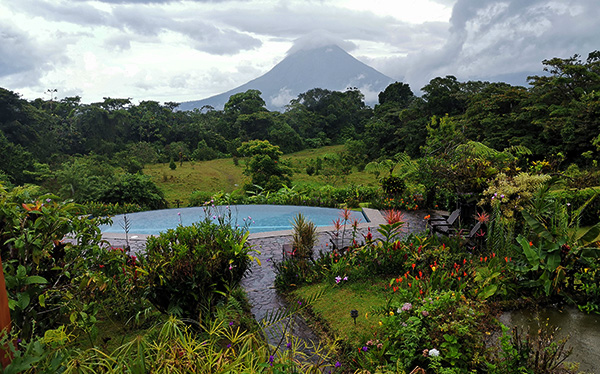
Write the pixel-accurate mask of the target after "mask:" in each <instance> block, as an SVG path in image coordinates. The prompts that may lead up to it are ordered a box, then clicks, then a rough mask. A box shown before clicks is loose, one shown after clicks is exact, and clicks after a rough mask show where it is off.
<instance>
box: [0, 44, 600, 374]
mask: <svg viewBox="0 0 600 374" xmlns="http://www.w3.org/2000/svg"><path fill="white" fill-rule="evenodd" d="M542 63H543V65H544V66H545V68H544V69H545V72H544V74H542V75H539V76H532V77H530V78H529V82H530V86H531V87H530V88H525V87H516V86H511V85H509V84H506V83H490V82H479V81H468V82H459V81H458V80H457V79H456V78H455V77H453V76H446V77H437V78H434V79H432V80H431V81H430V82H429V83H428V84H427V85H425V86H424V87H422V89H421V91H422V92H423V93H424V94H423V95H422V96H421V97H417V96H415V95H414V94H413V93H412V91H411V90H410V88H409V87H408V85H406V84H404V83H401V82H397V83H394V84H391V85H390V86H389V87H388V88H386V90H385V91H383V92H381V93H380V95H379V104H378V105H376V106H375V108H370V107H368V106H366V105H365V104H364V101H363V99H364V98H363V97H362V94H360V92H359V91H357V90H354V89H349V90H348V91H346V92H332V91H327V90H320V89H313V90H309V91H307V92H306V93H303V94H301V95H300V96H299V97H298V99H297V100H294V101H293V103H292V105H290V106H289V107H288V108H287V109H286V111H285V112H283V113H279V112H269V111H268V110H267V109H266V107H265V102H264V100H263V99H262V98H261V97H260V92H258V91H255V90H250V91H248V92H246V93H240V94H236V95H234V96H232V98H231V99H230V103H228V105H226V106H225V109H224V110H222V111H221V110H207V111H194V112H184V111H177V110H175V108H176V107H177V104H175V103H167V104H165V105H161V104H159V103H158V102H153V101H142V102H140V103H139V104H138V105H135V104H133V103H132V101H131V99H111V98H105V100H104V101H103V102H99V103H92V104H82V103H80V100H81V98H79V97H75V98H64V99H62V100H60V101H56V102H53V101H52V100H51V101H44V100H43V99H38V100H35V101H31V102H29V101H27V100H24V99H21V98H20V96H19V95H18V94H17V93H14V92H11V91H8V90H5V89H1V88H0V112H1V113H0V155H1V156H0V159H2V160H3V161H4V162H2V163H0V258H1V264H2V267H3V272H2V274H3V275H4V285H3V284H2V282H0V330H1V331H2V335H1V337H0V351H1V355H0V359H1V361H2V366H3V368H4V372H5V373H19V372H31V373H34V372H43V373H54V372H56V373H147V372H155V373H163V372H164V373H189V372H202V373H205V372H206V373H226V372H228V373H237V372H244V373H289V372H298V373H305V372H315V373H322V372H332V373H415V374H417V373H436V374H437V373H448V374H449V373H473V372H480V373H536V374H537V373H577V372H581V371H583V372H586V371H590V370H594V368H593V367H592V368H587V367H586V368H584V367H583V366H582V367H580V368H578V367H577V363H576V362H575V361H576V360H574V359H573V357H574V355H570V353H571V352H570V348H569V347H570V344H569V341H568V339H567V338H565V337H563V335H561V334H559V333H560V332H559V331H557V330H556V328H555V327H554V326H552V325H551V324H549V323H547V321H545V320H539V321H537V325H536V326H535V327H532V328H530V329H525V328H516V329H515V328H514V327H515V326H509V325H508V324H506V323H503V322H502V321H505V320H504V319H503V318H504V317H505V316H506V315H507V314H510V313H513V312H514V313H517V312H520V311H527V312H529V311H533V312H535V311H537V310H546V311H548V310H562V309H566V308H571V309H573V310H576V311H577V313H582V315H583V314H585V315H598V314H600V262H599V261H600V260H599V258H600V249H599V248H600V245H599V237H600V223H599V221H600V219H599V218H600V199H599V198H598V196H597V195H598V191H599V190H598V186H599V185H600V168H599V167H598V162H597V158H598V157H597V155H598V151H600V136H599V135H598V134H599V132H600V127H599V125H598V124H599V123H600V122H599V121H598V118H599V114H600V105H598V103H599V102H600V101H599V100H600V94H599V93H598V92H599V87H600V79H599V77H600V74H599V73H598V72H599V70H598V67H599V66H600V53H599V52H598V51H594V52H592V53H590V54H589V57H588V59H587V60H585V61H584V60H581V59H580V57H579V56H578V55H575V56H573V57H572V58H567V59H562V58H553V59H550V60H544V61H543V62H542ZM100 128H101V129H106V131H98V129H100ZM207 202H208V203H207ZM233 204H282V205H311V206H323V207H335V208H341V209H360V208H361V207H368V208H372V209H377V210H380V211H382V212H385V215H386V218H387V224H384V225H381V226H379V227H374V228H372V229H371V230H370V231H361V230H358V229H357V226H356V225H354V226H353V224H352V222H349V220H348V216H347V214H344V215H342V216H340V219H338V220H336V221H335V222H334V223H333V224H334V226H335V229H334V230H333V231H332V232H331V246H328V247H327V248H328V250H327V251H324V252H322V253H321V252H318V251H317V250H316V249H315V228H314V225H312V223H311V222H310V220H308V219H305V217H296V220H295V222H294V226H295V230H294V235H293V236H292V237H291V238H289V241H290V243H291V245H292V248H291V250H290V251H289V253H290V255H289V256H287V257H286V258H281V259H279V260H277V261H273V262H272V263H269V264H265V263H261V261H260V258H261V256H260V254H259V253H258V251H260V248H257V247H255V246H253V244H252V241H251V240H250V239H249V236H248V232H247V230H246V229H247V227H243V226H242V227H237V226H235V225H233V226H232V225H231V222H232V221H234V220H235V218H236V217H233V216H232V215H231V214H227V212H222V214H219V213H217V214H214V213H213V214H206V215H205V216H206V217H207V218H206V219H203V220H200V221H199V222H196V223H194V224H193V225H191V226H186V227H184V226H181V225H180V226H178V227H177V228H175V229H172V230H168V231H166V232H163V233H161V234H160V235H158V236H156V237H152V238H150V239H148V241H147V243H146V247H145V251H143V252H139V253H133V252H131V251H130V249H129V247H128V246H124V248H121V247H116V246H113V245H111V244H110V243H109V242H107V241H106V240H104V239H103V237H102V235H101V232H100V229H99V225H100V224H103V223H106V222H107V221H109V220H110V216H112V215H116V214H121V213H129V212H134V211H142V210H155V209H162V208H167V207H174V206H177V207H179V206H180V205H184V206H202V207H203V208H204V209H206V210H208V211H210V212H213V211H214V210H218V209H223V208H222V207H223V206H230V205H233ZM440 211H448V212H449V213H450V212H455V211H459V212H460V214H459V215H458V218H457V219H456V221H453V222H452V224H450V223H449V222H448V221H449V220H450V217H448V218H444V220H445V221H444V220H442V222H446V224H447V225H446V226H445V227H446V229H445V230H437V229H436V230H435V232H434V230H433V228H434V227H436V226H439V224H436V222H433V219H435V218H436V217H439V215H440ZM344 212H347V210H344ZM409 213H410V215H411V216H412V218H414V217H417V219H419V220H420V221H419V222H423V223H425V222H428V223H429V227H430V229H429V230H423V231H420V230H415V228H414V227H415V226H419V225H411V226H409V224H408V223H409V221H410V220H409V219H408V218H409V216H408V214H409ZM213 216H214V217H215V218H214V219H212V217H213ZM450 216H451V215H450ZM454 218H456V216H455V217H454ZM437 222H438V223H439V221H437ZM123 230H124V231H125V233H126V234H127V231H128V229H127V222H124V225H123ZM439 231H443V233H441V234H440V232H439ZM286 240H287V238H286ZM255 266H273V268H274V271H275V272H276V278H275V284H274V286H275V287H276V288H277V289H278V291H279V292H280V293H281V294H282V295H284V296H285V297H286V298H287V300H288V308H287V309H285V310H279V311H273V312H272V313H269V314H268V317H267V318H266V319H263V320H261V321H256V320H255V319H254V318H253V316H252V315H251V313H250V310H251V308H250V305H249V302H248V298H247V295H246V293H245V291H244V290H243V289H242V288H241V287H240V283H241V281H242V279H244V277H245V276H248V275H249V274H250V272H251V271H252V269H253V268H254V269H255ZM4 290H5V291H6V293H5V294H4V293H3V292H2V291H4ZM299 315H301V316H302V317H303V318H305V319H307V320H308V321H310V322H311V326H312V327H313V328H314V329H315V330H316V331H318V332H320V343H319V344H317V346H310V344H308V345H309V346H306V344H307V342H305V341H303V340H302V339H298V338H297V337H295V336H293V335H290V334H289V329H288V325H289V323H290V322H289V321H292V320H293V319H294V318H296V317H297V316H299ZM273 330H280V333H279V335H278V336H279V337H280V338H279V339H277V341H276V342H275V343H274V344H272V343H273V342H271V343H269V334H271V333H272V331H273Z"/></svg>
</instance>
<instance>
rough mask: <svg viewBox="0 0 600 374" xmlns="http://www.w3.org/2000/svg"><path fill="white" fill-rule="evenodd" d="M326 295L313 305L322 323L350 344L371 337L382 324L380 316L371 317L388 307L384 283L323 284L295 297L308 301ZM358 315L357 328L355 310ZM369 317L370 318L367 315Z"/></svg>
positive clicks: (307, 287)
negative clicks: (352, 313) (377, 310)
mask: <svg viewBox="0 0 600 374" xmlns="http://www.w3.org/2000/svg"><path fill="white" fill-rule="evenodd" d="M321 291H323V296H322V297H321V298H319V299H317V300H316V301H315V302H314V304H313V305H312V311H313V312H314V314H315V315H316V317H317V320H318V321H319V322H325V324H326V326H327V327H328V328H329V329H330V330H331V333H332V334H333V335H335V336H337V337H339V338H341V339H343V340H344V341H346V342H348V343H358V342H359V341H360V337H361V336H365V335H369V334H370V333H371V332H373V330H374V329H375V328H376V327H377V325H378V324H379V319H378V317H377V316H373V315H372V313H369V312H370V311H371V310H372V309H373V308H375V307H382V306H385V305H386V301H387V300H386V295H387V294H388V293H387V292H384V283H383V281H382V282H373V281H369V282H348V283H346V284H343V282H342V286H341V287H340V286H337V285H336V286H332V285H329V284H327V283H319V284H313V285H308V286H303V287H302V288H300V289H298V290H296V291H294V292H293V294H294V296H297V297H301V298H308V297H309V296H311V295H314V294H317V293H318V292H321ZM353 309H355V310H357V311H358V318H356V325H355V324H354V320H353V319H352V317H351V316H350V311H351V310H353ZM367 313H368V314H367Z"/></svg>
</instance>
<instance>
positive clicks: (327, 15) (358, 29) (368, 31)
mask: <svg viewBox="0 0 600 374" xmlns="http://www.w3.org/2000/svg"><path fill="white" fill-rule="evenodd" d="M316 7H318V9H316ZM210 17H211V18H212V19H216V20H219V21H220V22H223V23H226V24H229V25H235V26H236V27H237V28H239V29H240V30H242V31H246V32H251V33H256V34H261V35H269V36H273V37H287V38H298V37H299V36H302V35H305V34H308V33H310V32H312V31H314V30H326V31H327V32H329V33H331V34H334V35H336V36H337V37H339V38H342V39H353V40H369V41H378V42H385V41H386V40H388V39H389V37H390V30H391V29H392V28H394V29H396V30H397V31H400V32H402V30H405V31H408V30H409V29H410V26H409V25H408V24H406V23H403V22H401V21H398V20H397V19H395V18H393V17H381V16H378V15H375V14H374V13H371V12H362V11H356V10H349V9H343V8H338V7H335V6H329V5H320V6H319V5H315V4H306V3H299V4H294V3H292V5H288V4H287V3H286V4H285V5H282V4H281V3H280V4H278V5H276V6H273V7H263V8H261V9H256V7H248V8H246V9H239V10H238V11H233V10H232V9H219V10H216V11H211V12H210Z"/></svg>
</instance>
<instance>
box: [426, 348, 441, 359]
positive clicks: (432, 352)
mask: <svg viewBox="0 0 600 374" xmlns="http://www.w3.org/2000/svg"><path fill="white" fill-rule="evenodd" d="M439 355H440V351H438V350H437V349H435V348H433V349H430V350H429V356H431V357H437V356H439Z"/></svg>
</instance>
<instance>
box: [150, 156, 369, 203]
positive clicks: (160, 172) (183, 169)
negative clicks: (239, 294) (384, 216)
mask: <svg viewBox="0 0 600 374" xmlns="http://www.w3.org/2000/svg"><path fill="white" fill-rule="evenodd" d="M342 148H343V146H341V145H338V146H328V147H322V148H319V149H308V150H304V151H301V152H297V153H292V154H289V155H285V156H283V159H284V160H286V161H288V162H289V163H290V164H291V166H292V168H293V169H294V175H293V176H292V184H293V185H298V186H303V185H315V186H319V185H324V184H333V185H337V186H341V185H346V184H349V183H354V184H356V185H376V184H377V182H376V180H375V177H374V176H373V175H372V174H368V173H365V172H357V171H354V172H353V173H352V174H350V175H349V176H347V177H346V178H345V179H342V178H325V177H323V176H319V175H313V176H309V175H307V174H306V171H305V170H306V165H307V163H308V162H309V161H310V160H312V159H315V158H316V157H323V156H324V155H326V154H332V153H335V152H338V151H341V150H342ZM243 171H244V161H243V160H240V163H239V165H238V166H236V165H235V164H234V163H233V159H232V158H225V159H218V160H211V161H186V162H184V163H183V165H181V166H180V164H179V163H177V169H175V170H171V169H170V168H169V164H168V163H164V164H154V165H147V166H146V167H145V168H144V174H146V175H149V176H151V177H152V179H153V181H154V182H155V183H156V184H157V185H158V186H159V188H160V189H161V190H162V191H163V192H164V193H165V198H166V199H167V201H168V202H169V204H171V206H175V205H176V204H175V203H174V202H175V201H176V200H180V201H182V202H183V203H182V204H183V206H185V205H187V204H188V199H189V197H190V194H191V193H192V192H193V191H207V192H218V191H224V192H232V191H234V190H236V189H238V188H241V187H243V186H244V184H246V183H248V182H249V181H250V178H249V177H248V176H246V175H244V174H243Z"/></svg>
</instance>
